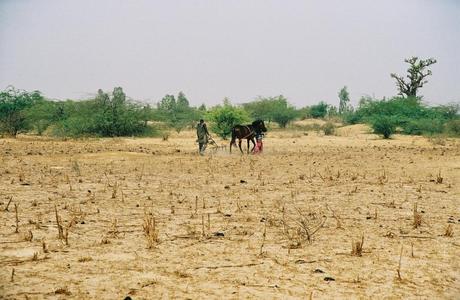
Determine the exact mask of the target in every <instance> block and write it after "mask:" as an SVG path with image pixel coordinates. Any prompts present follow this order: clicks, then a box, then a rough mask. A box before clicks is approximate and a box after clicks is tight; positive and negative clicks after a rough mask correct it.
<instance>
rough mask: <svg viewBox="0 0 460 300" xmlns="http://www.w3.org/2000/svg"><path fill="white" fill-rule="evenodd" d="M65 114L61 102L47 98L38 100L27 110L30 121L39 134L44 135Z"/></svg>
mask: <svg viewBox="0 0 460 300" xmlns="http://www.w3.org/2000/svg"><path fill="white" fill-rule="evenodd" d="M63 114H64V111H63V107H62V105H60V103H59V102H54V101H48V100H45V99H40V100H38V101H36V102H35V103H34V104H33V105H32V106H30V107H29V108H27V109H26V111H25V116H26V119H27V120H28V123H29V124H31V126H32V127H33V128H34V129H35V131H36V132H37V134H38V135H42V134H43V132H44V131H45V130H46V129H47V128H48V127H49V126H50V125H52V124H53V123H56V122H58V121H59V120H61V119H62V118H63Z"/></svg>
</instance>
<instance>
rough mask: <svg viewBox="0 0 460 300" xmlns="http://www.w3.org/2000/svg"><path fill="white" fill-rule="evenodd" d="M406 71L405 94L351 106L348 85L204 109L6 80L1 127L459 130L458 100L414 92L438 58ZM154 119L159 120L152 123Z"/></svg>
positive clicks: (181, 97) (167, 99) (401, 83)
mask: <svg viewBox="0 0 460 300" xmlns="http://www.w3.org/2000/svg"><path fill="white" fill-rule="evenodd" d="M405 62H406V63H408V64H409V68H408V70H407V72H408V75H407V76H406V77H407V78H403V77H402V76H398V75H396V74H391V77H392V78H394V79H395V80H396V83H397V87H398V92H399V94H400V96H398V97H393V98H389V99H385V98H384V99H374V98H371V97H363V98H361V100H360V101H359V104H358V106H357V107H356V108H353V107H352V106H351V105H350V94H349V92H348V89H347V87H346V86H344V87H343V88H342V89H340V91H339V92H338V98H339V102H338V106H332V105H329V104H327V103H326V102H324V101H321V102H319V103H317V104H315V105H311V106H306V107H303V108H300V109H296V108H295V107H294V106H292V105H291V104H290V103H289V102H288V100H287V99H286V98H285V97H284V96H283V95H279V96H276V97H266V98H263V97H259V98H256V99H255V100H254V101H252V102H248V103H245V104H243V105H241V106H235V105H232V104H231V103H230V101H229V100H227V99H225V100H224V103H223V104H222V105H217V106H214V107H211V108H209V109H208V108H207V107H206V106H205V105H204V104H202V105H201V106H199V107H198V108H197V107H193V106H190V103H189V101H188V99H187V97H186V96H185V94H184V93H183V92H180V93H179V94H178V95H177V97H176V96H174V95H169V94H168V95H165V96H164V97H163V98H162V99H161V101H160V102H158V104H157V105H156V107H154V108H152V107H150V105H145V104H140V103H136V102H134V101H131V100H129V99H128V98H127V96H126V94H125V93H124V92H123V89H122V88H121V87H116V88H114V89H113V91H112V93H107V92H104V91H102V90H99V91H98V92H97V95H96V96H95V97H94V98H92V99H87V100H82V101H73V100H67V101H50V100H47V99H45V98H44V97H43V96H42V95H41V94H40V92H38V91H33V92H27V91H22V90H18V89H15V88H14V87H8V88H6V89H5V90H4V91H0V134H3V135H8V136H13V137H15V136H16V135H17V134H18V133H25V132H29V133H33V134H38V135H42V134H48V135H54V136H60V137H81V136H100V137H115V136H163V139H164V140H167V139H168V137H169V135H170V132H168V131H169V130H171V129H172V130H175V131H177V132H178V133H179V132H180V131H181V130H183V129H184V128H193V127H194V126H195V124H196V122H197V121H198V120H199V119H200V118H204V119H206V121H208V122H209V125H210V126H209V128H210V129H211V131H213V132H214V133H215V134H217V135H218V136H220V137H222V138H224V139H226V138H228V137H229V136H230V134H231V129H232V127H233V126H234V125H236V124H245V123H249V122H250V121H252V120H256V119H261V120H264V121H266V122H267V123H268V124H269V125H270V123H271V122H274V123H277V124H278V126H279V127H280V128H285V127H287V126H288V125H289V124H291V123H292V122H293V121H295V120H296V119H301V120H304V119H307V118H315V119H324V120H326V121H327V122H326V123H325V124H324V125H323V126H319V125H318V124H312V125H301V124H293V125H291V127H293V128H300V127H301V128H302V130H310V129H312V128H313V129H314V130H315V131H319V130H322V131H324V134H325V135H333V134H335V130H336V127H335V125H334V124H335V123H343V124H345V125H348V124H357V123H366V124H369V125H370V126H371V128H372V129H373V130H374V133H376V134H379V135H382V136H383V137H384V138H390V137H391V136H392V135H393V134H395V133H402V134H410V135H429V136H433V135H440V134H442V135H443V136H460V116H459V105H458V104H451V105H441V106H428V105H426V104H424V103H423V102H422V98H421V97H417V93H418V91H419V89H420V88H421V87H423V85H424V84H426V83H427V80H426V78H427V77H428V76H430V75H431V74H432V73H431V70H429V69H427V68H428V67H429V66H430V65H432V64H434V63H436V60H435V59H433V58H429V59H419V58H418V57H412V58H409V59H406V60H405ZM152 124H155V125H152Z"/></svg>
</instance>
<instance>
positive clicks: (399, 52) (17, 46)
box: [0, 0, 460, 107]
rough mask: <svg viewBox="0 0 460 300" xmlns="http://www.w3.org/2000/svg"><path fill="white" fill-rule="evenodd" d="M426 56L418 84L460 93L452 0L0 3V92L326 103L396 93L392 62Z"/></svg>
mask: <svg viewBox="0 0 460 300" xmlns="http://www.w3.org/2000/svg"><path fill="white" fill-rule="evenodd" d="M413 55H417V56H420V57H423V58H427V57H434V58H436V59H437V60H438V63H437V64H436V65H434V66H432V70H433V76H432V77H431V78H430V79H429V81H430V82H429V83H428V84H427V85H426V86H425V87H424V88H423V89H422V90H421V94H422V95H424V99H425V100H426V101H427V102H429V103H432V104H441V103H448V102H460V0H404V1H402V0H346V1H345V0H318V1H306V0H304V1H301V0H298V1H296V0H277V1H275V0H272V1H270V0H227V1H223V0H196V1H195V0H168V1H155V0H152V1H147V0H144V1H141V0H139V1H138V0H129V1H128V0H125V1H121V0H120V1H115V0H111V1H110V0H73V1H69V0H54V1H53V0H0V89H3V88H5V87H6V86H8V85H14V86H15V87H17V88H21V89H26V90H35V89H37V90H40V91H42V92H43V93H44V95H45V96H47V97H50V98H58V99H66V98H72V99H81V98H87V97H89V96H90V95H92V94H95V93H96V91H97V89H99V88H102V89H104V90H110V91H111V90H112V89H113V87H114V86H122V87H123V89H124V90H125V92H126V93H127V95H128V96H129V97H131V98H134V99H137V100H142V101H149V102H157V101H159V100H160V99H161V98H162V97H163V96H164V95H165V94H171V93H173V94H177V93H178V92H179V91H183V92H184V93H185V94H186V96H187V97H188V99H189V100H190V102H191V103H192V104H193V105H199V104H201V103H206V104H208V105H213V104H217V103H220V102H221V101H222V99H223V98H224V97H229V98H230V99H231V100H232V102H234V103H241V102H247V101H250V100H252V99H254V98H255V97H256V96H259V95H260V96H276V95H279V94H283V95H284V96H286V97H287V98H288V99H289V101H290V102H291V103H293V104H295V105H296V106H298V107H301V106H305V105H311V104H314V103H317V102H319V101H321V100H324V101H326V102H328V103H331V104H337V103H338V98H337V92H338V91H339V90H340V88H341V87H343V86H344V85H347V86H348V89H349V91H350V95H351V98H352V102H353V103H357V101H358V100H359V98H360V97H361V96H363V95H371V96H372V95H373V96H376V97H383V96H387V97H389V96H393V95H396V94H397V91H396V86H395V83H394V81H393V79H392V78H390V73H392V72H397V73H400V74H402V73H404V72H405V70H406V65H405V64H404V62H403V59H404V58H406V57H409V56H413Z"/></svg>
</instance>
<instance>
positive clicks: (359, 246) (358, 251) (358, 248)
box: [351, 235, 364, 256]
mask: <svg viewBox="0 0 460 300" xmlns="http://www.w3.org/2000/svg"><path fill="white" fill-rule="evenodd" d="M363 245H364V235H362V236H361V240H360V241H356V242H351V255H353V256H362V255H363Z"/></svg>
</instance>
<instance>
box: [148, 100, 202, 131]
mask: <svg viewBox="0 0 460 300" xmlns="http://www.w3.org/2000/svg"><path fill="white" fill-rule="evenodd" d="M156 115H157V119H158V120H160V121H163V122H165V123H166V124H167V125H168V126H169V127H172V128H174V129H175V130H176V131H177V132H180V131H181V130H182V129H184V128H185V127H186V126H188V125H191V124H193V122H194V121H196V120H198V119H199V117H200V115H202V113H200V112H199V111H198V110H196V109H194V108H193V107H190V104H189V101H188V100H187V98H186V96H185V94H184V93H182V92H180V93H179V94H178V96H177V101H176V98H175V97H174V95H166V96H164V97H163V99H162V100H161V101H160V103H158V108H157V113H156Z"/></svg>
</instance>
